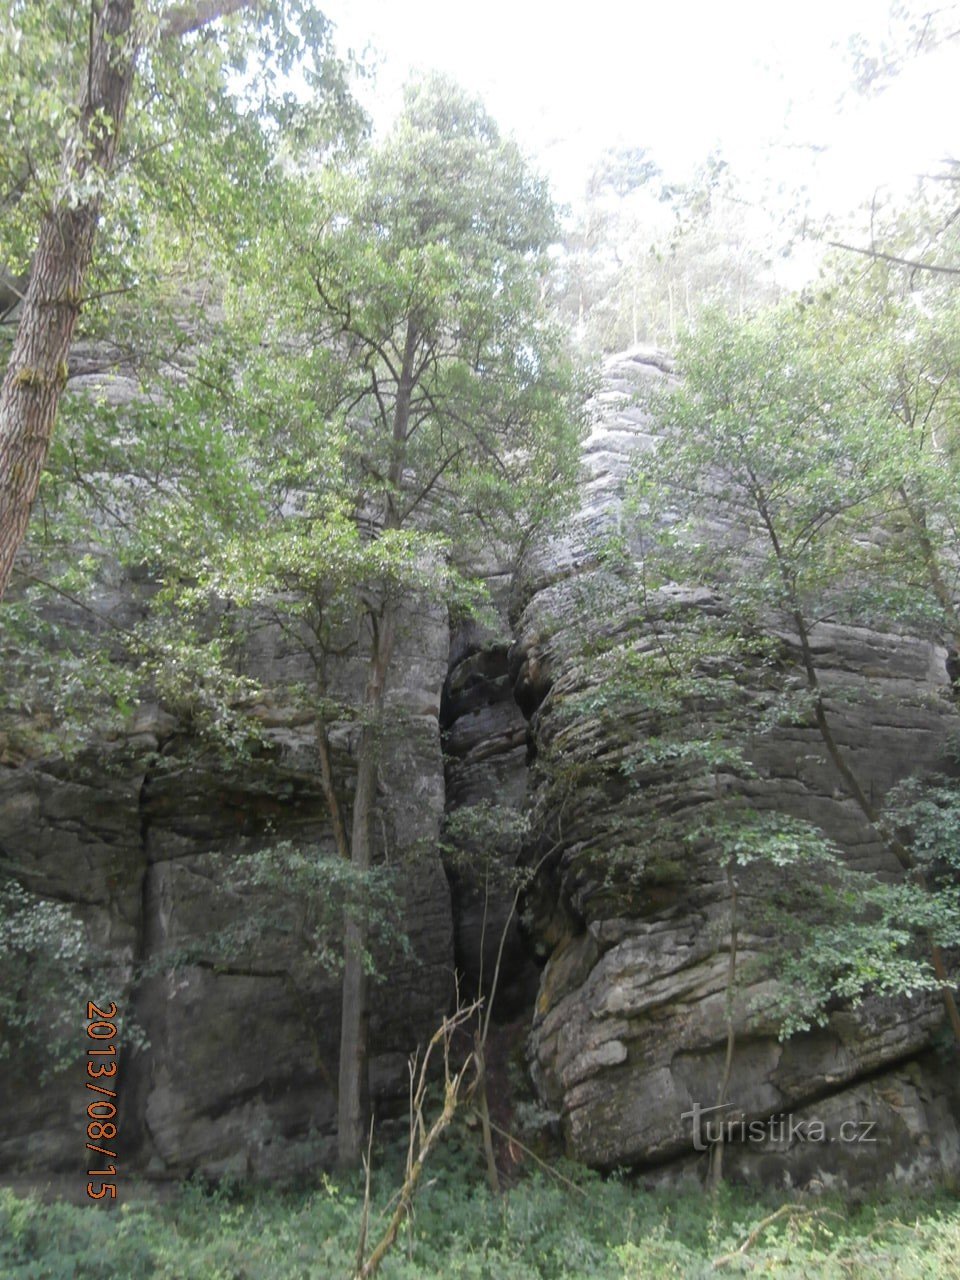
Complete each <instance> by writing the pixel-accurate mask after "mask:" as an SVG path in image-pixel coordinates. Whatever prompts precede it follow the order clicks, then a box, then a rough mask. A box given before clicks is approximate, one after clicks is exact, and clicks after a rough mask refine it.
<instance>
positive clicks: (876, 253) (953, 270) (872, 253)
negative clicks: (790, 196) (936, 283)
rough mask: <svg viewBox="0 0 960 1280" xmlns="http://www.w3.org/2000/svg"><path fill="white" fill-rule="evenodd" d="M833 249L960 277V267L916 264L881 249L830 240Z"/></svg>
mask: <svg viewBox="0 0 960 1280" xmlns="http://www.w3.org/2000/svg"><path fill="white" fill-rule="evenodd" d="M827 243H828V244H829V245H830V247H831V248H832V249H844V250H846V252H847V253H861V254H863V255H864V257H867V258H879V259H880V261H882V262H895V263H896V264H897V266H900V267H910V268H912V270H914V271H930V272H933V274H934V275H940V276H960V267H938V266H935V265H934V264H933V263H932V262H915V261H914V260H913V259H911V258H898V257H897V256H896V254H893V253H881V252H880V250H879V249H862V248H860V247H859V246H858V245H855V244H843V242H842V241H840V240H828V241H827Z"/></svg>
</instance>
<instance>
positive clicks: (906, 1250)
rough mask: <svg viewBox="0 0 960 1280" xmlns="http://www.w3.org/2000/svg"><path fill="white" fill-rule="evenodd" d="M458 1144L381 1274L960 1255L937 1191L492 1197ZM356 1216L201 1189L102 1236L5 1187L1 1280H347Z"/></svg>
mask: <svg viewBox="0 0 960 1280" xmlns="http://www.w3.org/2000/svg"><path fill="white" fill-rule="evenodd" d="M455 1145H456V1139H455V1138H454V1139H452V1140H451V1141H449V1142H448V1144H447V1157H446V1160H444V1158H443V1157H444V1152H443V1151H442V1150H441V1151H439V1152H438V1153H437V1161H436V1162H435V1163H434V1165H432V1176H431V1179H430V1182H429V1184H428V1185H426V1186H424V1188H423V1189H422V1191H421V1194H420V1198H419V1199H418V1203H417V1215H416V1218H415V1219H414V1222H413V1225H412V1227H411V1228H410V1230H409V1231H407V1232H405V1233H404V1235H402V1236H401V1239H400V1241H399V1242H398V1247H397V1250H396V1252H395V1253H394V1254H393V1255H391V1256H390V1257H388V1258H387V1259H386V1260H385V1262H384V1264H383V1268H382V1270H381V1274H382V1275H383V1276H384V1277H385V1280H441V1277H442V1278H443V1280H446V1278H447V1277H449V1276H455V1277H459V1278H460V1280H484V1278H485V1277H489V1276H499V1275H503V1276H506V1275H509V1276H511V1277H518V1280H636V1278H637V1277H640V1276H643V1277H648V1276H649V1277H658V1278H659V1277H664V1278H665V1277H668V1276H674V1277H684V1278H685V1280H689V1278H691V1277H697V1276H704V1277H706V1276H708V1275H718V1274H727V1275H746V1274H750V1273H752V1272H754V1271H756V1270H757V1269H762V1271H763V1274H765V1275H775V1276H779V1277H782V1278H783V1280H800V1277H803V1276H811V1275H816V1276H818V1277H823V1278H824V1280H831V1278H834V1277H835V1278H836V1280H841V1277H843V1278H844V1280H847V1278H849V1277H854V1278H855V1280H870V1278H872V1277H874V1276H877V1275H897V1276H902V1277H904V1280H921V1278H926V1277H934V1276H945V1275H949V1274H951V1273H952V1270H953V1264H954V1258H955V1256H956V1251H957V1249H958V1247H960V1224H958V1221H957V1213H956V1206H955V1204H954V1203H953V1202H952V1201H950V1200H949V1199H942V1198H935V1197H924V1198H917V1199H909V1198H906V1197H903V1196H898V1197H896V1198H893V1197H891V1198H888V1199H877V1200H873V1201H869V1202H867V1203H865V1204H860V1205H859V1206H852V1205H851V1206H847V1205H844V1204H843V1202H842V1201H840V1200H838V1199H836V1198H828V1199H827V1200H826V1201H822V1202H820V1203H819V1204H804V1203H802V1202H793V1204H792V1205H791V1204H789V1202H782V1201H778V1200H777V1199H776V1198H775V1197H774V1196H772V1195H771V1196H765V1197H762V1198H757V1197H756V1196H754V1195H751V1194H749V1193H747V1192H745V1191H743V1190H726V1191H724V1192H723V1193H722V1194H720V1195H719V1196H718V1197H716V1199H715V1200H713V1201H711V1202H706V1201H705V1200H704V1198H703V1195H702V1193H701V1192H699V1191H698V1192H695V1193H691V1192H677V1191H676V1190H673V1191H670V1192H666V1191H652V1192H651V1191H644V1190H643V1189H641V1188H640V1187H634V1186H631V1185H630V1184H628V1183H625V1182H622V1181H620V1180H619V1179H617V1178H611V1179H608V1180H602V1179H600V1178H599V1177H597V1176H596V1175H592V1174H589V1173H585V1172H583V1171H579V1170H576V1169H573V1168H570V1167H568V1166H564V1167H563V1169H562V1172H563V1174H564V1176H565V1177H567V1178H570V1179H572V1181H573V1185H572V1186H569V1187H568V1186H564V1185H561V1184H560V1183H559V1182H558V1181H556V1180H554V1179H551V1178H549V1177H547V1176H545V1175H543V1174H535V1175H529V1174H528V1175H526V1176H522V1177H521V1178H520V1179H519V1181H518V1182H517V1183H516V1185H515V1186H514V1187H513V1188H512V1189H511V1191H510V1193H509V1195H507V1196H506V1197H504V1198H503V1199H501V1200H495V1199H494V1198H493V1197H492V1196H491V1195H490V1194H489V1193H488V1192H487V1190H486V1188H485V1187H484V1186H483V1185H481V1184H480V1180H479V1173H478V1171H472V1172H471V1171H470V1169H469V1168H468V1167H467V1166H465V1164H464V1160H463V1156H460V1157H457V1156H456V1155H455V1154H454V1151H455ZM399 1159H400V1155H399V1153H397V1155H396V1156H395V1162H397V1161H399ZM378 1167H379V1165H378ZM383 1181H384V1184H385V1185H384V1187H382V1188H381V1187H380V1186H379V1185H378V1182H379V1180H378V1182H377V1183H375V1186H374V1206H373V1207H374V1214H375V1215H376V1214H377V1213H378V1212H380V1211H381V1210H382V1209H384V1208H387V1207H388V1204H387V1203H386V1188H387V1187H389V1186H390V1185H392V1179H391V1176H390V1171H389V1170H384V1180H383ZM120 1194H121V1196H122V1195H123V1192H122V1191H121V1193H120ZM778 1203H779V1204H783V1203H787V1204H788V1207H789V1209H790V1211H789V1212H787V1213H786V1214H785V1215H783V1216H782V1217H781V1218H780V1219H779V1220H778V1221H775V1222H772V1223H770V1225H769V1226H767V1227H766V1228H765V1229H763V1230H762V1231H761V1232H760V1234H759V1235H758V1237H757V1239H756V1241H755V1242H754V1244H753V1245H752V1247H751V1248H750V1249H749V1250H748V1251H747V1252H746V1253H745V1254H744V1255H742V1256H740V1257H738V1258H737V1259H736V1260H735V1261H734V1262H733V1263H732V1264H727V1265H726V1266H725V1267H724V1268H723V1269H722V1270H719V1269H718V1268H717V1267H716V1266H715V1265H714V1260H715V1259H718V1258H719V1257H722V1256H723V1255H725V1254H726V1253H728V1252H731V1251H735V1250H737V1249H738V1248H739V1247H740V1246H741V1244H742V1243H743V1242H744V1240H746V1238H747V1237H748V1236H749V1234H750V1233H751V1231H752V1230H754V1229H755V1227H756V1226H758V1225H759V1224H760V1223H761V1222H762V1221H763V1220H764V1219H766V1218H768V1217H771V1216H772V1214H771V1209H772V1208H774V1207H775V1206H776V1205H777V1204H778ZM360 1208H361V1189H360V1188H359V1187H356V1186H354V1185H352V1184H349V1183H347V1184H342V1185H338V1184H334V1183H331V1182H325V1183H324V1185H323V1186H322V1187H319V1188H317V1189H315V1190H310V1191H305V1192H300V1193H296V1194H287V1195H279V1194H277V1193H276V1192H267V1191H263V1190H259V1191H257V1192H251V1193H247V1194H235V1193H231V1191H230V1189H229V1188H228V1187H221V1188H218V1189H211V1188H209V1187H206V1188H205V1187H204V1186H203V1184H202V1183H191V1184H188V1185H187V1186H185V1187H183V1188H181V1191H180V1194H179V1195H178V1196H177V1197H176V1198H175V1199H174V1200H173V1201H172V1202H170V1203H167V1204H165V1205H150V1204H146V1203H142V1202H141V1203H137V1202H135V1201H133V1202H129V1203H122V1204H121V1205H120V1211H119V1212H118V1213H115V1214H111V1218H110V1221H111V1229H110V1231H109V1232H104V1230H103V1224H102V1222H101V1221H100V1218H99V1215H97V1214H96V1213H94V1212H92V1211H91V1209H90V1208H89V1207H83V1206H77V1207H74V1206H70V1205H67V1204H63V1203H59V1204H54V1205H49V1204H48V1205H41V1203H40V1202H39V1201H37V1200H30V1199H18V1198H17V1197H16V1196H15V1195H14V1194H13V1193H12V1192H10V1191H8V1190H5V1191H4V1192H3V1193H2V1196H0V1227H2V1230H0V1270H2V1272H3V1274H4V1275H5V1276H9V1277H10V1278H11V1280H14V1278H16V1280H21V1278H22V1280H27V1278H28V1277H32V1278H33V1280H41V1278H42V1280H59V1277H64V1280H65V1278H66V1277H67V1276H70V1277H76V1280H85V1277H88V1276H90V1277H92V1276H94V1275H102V1274H103V1272H104V1270H106V1271H107V1272H109V1273H110V1274H113V1275H123V1276H129V1277H130V1280H137V1278H138V1277H144V1280H146V1277H148V1276H149V1277H158V1278H163V1277H169V1278H170V1280H173V1277H177V1280H220V1278H221V1277H224V1276H227V1275H243V1276H245V1277H247V1280H266V1278H267V1277H270V1280H293V1278H294V1277H298V1278H299V1277H303V1276H315V1277H318V1278H319V1277H323V1280H333V1278H334V1277H343V1278H344V1280H345V1278H346V1277H347V1276H348V1275H350V1274H351V1271H352V1267H353V1263H354V1255H355V1250H356V1232H357V1223H358V1220H359V1214H360Z"/></svg>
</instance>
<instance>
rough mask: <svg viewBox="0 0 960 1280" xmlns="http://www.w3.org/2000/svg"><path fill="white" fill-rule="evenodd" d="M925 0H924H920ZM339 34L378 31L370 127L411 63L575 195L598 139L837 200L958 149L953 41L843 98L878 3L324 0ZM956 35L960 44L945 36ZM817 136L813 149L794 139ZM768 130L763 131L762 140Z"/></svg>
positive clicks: (676, 172)
mask: <svg viewBox="0 0 960 1280" xmlns="http://www.w3.org/2000/svg"><path fill="white" fill-rule="evenodd" d="M932 4H933V0H931V5H932ZM322 7H323V9H324V12H326V13H327V14H328V16H330V17H331V18H332V19H333V20H334V22H335V23H336V24H337V29H338V33H339V42H340V44H341V47H343V48H345V47H347V46H350V47H352V48H354V49H357V50H360V49H362V48H363V47H364V46H365V45H366V44H368V43H369V44H371V45H373V46H374V47H375V48H376V50H377V51H378V53H379V55H380V63H381V70H380V73H379V76H378V80H377V86H376V90H375V94H374V96H373V98H372V99H371V98H367V102H368V105H369V106H371V108H372V109H373V113H374V116H375V120H376V121H377V123H378V124H380V125H384V124H387V123H389V120H390V118H391V117H392V115H393V113H394V112H395V111H396V108H397V104H398V102H399V97H400V86H401V84H402V83H403V81H404V80H405V79H406V78H407V76H408V75H409V73H410V71H411V70H412V69H428V68H437V69H440V70H443V71H446V72H448V73H449V74H451V75H452V76H453V77H454V78H455V79H457V80H458V81H459V82H460V83H461V84H463V85H464V87H465V88H467V89H471V90H473V91H475V92H478V93H479V94H480V96H481V97H482V98H483V100H484V102H485V103H486V105H487V107H488V108H489V109H490V111H491V112H492V114H493V115H494V117H495V118H496V119H497V120H498V122H499V123H500V125H501V127H503V128H504V129H506V130H507V131H510V132H512V133H513V134H514V135H515V136H516V137H517V139H518V141H519V142H520V143H521V145H522V146H523V147H524V149H525V150H526V151H527V152H528V154H530V155H531V156H532V157H533V158H534V159H535V160H536V161H537V163H538V166H539V167H540V168H541V169H542V170H544V171H545V172H546V173H547V174H548V176H549V177H550V178H551V180H552V184H553V187H554V192H555V195H556V196H557V198H559V199H561V200H564V201H572V200H575V199H576V198H577V196H578V195H579V194H580V193H581V192H582V190H583V187H584V184H585V181H586V178H587V176H588V174H589V172H590V169H591V167H592V165H593V163H594V162H595V160H596V159H597V157H598V156H599V155H600V153H601V152H602V151H603V150H604V149H606V148H607V147H610V146H616V145H620V144H627V145H640V146H645V147H647V148H648V149H649V150H650V151H651V153H652V154H653V157H654V158H655V159H656V160H657V161H658V163H659V164H660V165H661V167H662V168H663V169H664V170H665V171H666V172H667V173H668V174H669V175H670V176H675V177H681V178H682V177H683V176H685V175H686V173H687V172H688V171H689V170H690V169H691V168H692V167H693V165H694V164H696V162H697V161H699V160H701V159H703V158H704V157H705V156H706V155H707V154H708V153H709V152H710V151H711V149H713V148H716V147H719V148H720V150H721V152H722V154H723V155H724V157H725V158H726V159H728V160H729V161H730V163H731V164H732V166H733V169H734V171H735V172H736V173H737V174H738V175H739V176H740V177H742V178H748V177H753V178H762V179H769V180H771V181H773V182H782V183H784V184H786V185H787V186H790V187H799V186H801V185H803V184H805V183H806V184H809V185H810V186H811V189H812V193H813V203H814V207H815V208H816V209H818V210H819V209H821V208H822V209H824V210H826V209H831V210H832V211H833V212H835V213H841V212H844V211H846V210H847V209H849V208H851V207H852V206H853V205H855V204H858V203H860V202H861V201H864V200H868V199H869V198H870V196H871V194H872V192H873V189H874V188H875V187H877V186H878V185H883V184H885V183H888V182H894V183H896V184H897V185H898V186H902V185H903V184H904V182H905V181H906V179H907V177H908V176H909V175H911V174H913V173H915V172H917V171H919V170H922V169H924V168H929V167H930V165H931V164H932V163H933V162H934V161H935V160H936V159H938V158H940V157H942V156H943V155H945V154H954V155H957V154H960V137H958V136H957V135H958V133H960V116H958V112H957V106H958V97H960V94H958V92H957V86H958V85H960V48H957V47H955V46H952V47H949V48H948V49H946V50H944V51H943V52H940V53H936V54H933V55H928V56H927V57H926V58H923V59H921V60H920V61H919V62H918V63H917V64H915V65H914V66H912V67H910V68H909V69H908V70H907V71H906V72H905V73H904V74H903V75H902V76H901V77H900V79H899V80H898V81H897V82H896V83H895V84H894V85H893V86H892V87H891V88H890V89H888V90H887V91H886V92H885V93H884V94H882V95H880V97H879V98H876V99H874V100H872V101H864V100H858V99H854V98H853V97H852V95H847V101H846V102H845V104H844V112H843V114H842V115H839V114H838V105H837V104H838V100H839V99H840V97H841V95H842V94H843V92H844V90H845V89H846V88H847V87H848V83H849V79H850V63H849V60H848V59H847V57H846V55H845V50H846V45H847V40H848V38H849V37H850V36H851V35H852V34H853V33H854V32H865V33H867V34H870V35H877V36H882V35H883V33H884V32H885V30H886V17H887V12H888V8H889V0H802V3H800V2H796V3H784V0H727V2H726V3H720V2H719V0H632V2H631V0H592V2H591V3H589V4H582V5H576V6H573V5H569V6H564V5H563V4H562V3H559V4H558V3H549V4H548V3H546V2H545V0H484V3H482V4H479V3H478V4H470V5H466V4H462V3H461V4H455V3H452V2H451V0H406V2H405V3H403V4H401V3H398V2H397V0H327V2H326V3H325V4H323V6H322ZM955 45H956V42H955ZM809 143H814V144H816V145H817V146H819V147H828V148H829V149H828V150H827V151H822V152H817V153H816V154H814V153H811V151H810V150H809V148H808V147H807V145H806V144H809ZM773 144H776V145H773Z"/></svg>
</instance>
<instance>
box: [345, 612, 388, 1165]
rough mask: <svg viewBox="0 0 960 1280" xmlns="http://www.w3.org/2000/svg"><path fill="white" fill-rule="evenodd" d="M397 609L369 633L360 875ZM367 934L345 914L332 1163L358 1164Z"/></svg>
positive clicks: (356, 830)
mask: <svg viewBox="0 0 960 1280" xmlns="http://www.w3.org/2000/svg"><path fill="white" fill-rule="evenodd" d="M396 625H397V619H396V606H395V605H393V604H387V605H386V606H385V608H384V611H383V614H382V615H381V618H380V621H379V625H378V626H377V627H376V629H375V632H374V641H373V653H372V654H371V656H370V667H369V672H368V681H367V688H366V694H365V697H364V716H365V723H364V726H363V729H362V730H361V733H360V745H359V747H358V751H357V789H356V794H355V796H354V801H353V822H352V824H351V831H350V863H351V866H352V867H353V868H354V869H355V870H356V871H359V872H361V873H362V872H366V871H369V870H370V867H371V865H372V862H373V817H374V812H375V809H376V803H377V766H378V764H379V760H380V736H381V730H382V721H383V699H384V693H385V692H386V688H385V686H386V676H387V671H388V669H389V666H390V658H391V656H392V653H393V645H394V639H395V636H396ZM368 943H369V929H368V927H367V922H366V920H365V919H364V918H363V914H362V907H361V909H360V910H359V911H356V912H353V913H351V912H350V911H348V912H347V914H346V918H345V920H344V935H343V984H342V990H341V1011H340V1070H339V1081H338V1087H337V1164H338V1165H339V1167H340V1168H341V1169H354V1168H356V1167H357V1165H359V1163H360V1158H361V1155H362V1152H363V1144H364V1137H365V1134H366V1128H367V1113H368V1109H369V1099H368V1050H367V1028H368V1025H369V1021H370V997H369V978H368V976H367V972H366V966H365V963H364V957H365V955H366V952H367V947H368Z"/></svg>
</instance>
